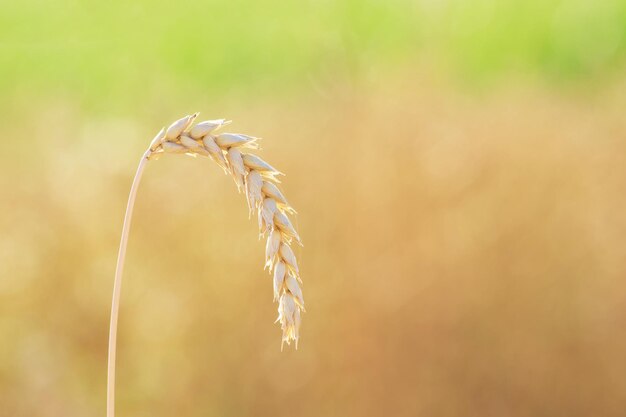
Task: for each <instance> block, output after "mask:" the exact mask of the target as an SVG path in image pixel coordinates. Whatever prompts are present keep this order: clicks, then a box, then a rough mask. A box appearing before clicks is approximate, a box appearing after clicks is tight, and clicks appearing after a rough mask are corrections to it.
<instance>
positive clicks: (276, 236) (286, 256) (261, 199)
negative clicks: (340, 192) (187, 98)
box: [147, 113, 304, 347]
mask: <svg viewBox="0 0 626 417" xmlns="http://www.w3.org/2000/svg"><path fill="white" fill-rule="evenodd" d="M196 117H197V113H196V114H192V115H189V116H185V117H183V118H182V119H180V120H177V121H175V122H174V123H172V124H171V125H170V126H169V127H168V128H167V129H165V128H164V129H162V130H161V131H160V132H159V133H158V134H157V136H156V137H155V138H154V139H153V141H152V143H151V144H150V153H149V155H147V158H148V159H158V158H159V157H160V156H161V155H163V154H165V153H179V154H186V155H191V156H206V157H210V158H212V159H213V160H214V161H215V162H217V163H218V164H219V165H220V166H221V167H222V168H223V169H224V170H225V171H226V172H227V173H229V174H230V175H231V176H232V177H233V179H234V181H235V184H236V185H237V188H238V189H239V190H240V191H241V190H243V191H244V192H245V195H246V199H247V201H248V207H249V211H250V213H251V214H252V213H254V212H256V213H257V216H258V219H259V229H260V235H261V236H263V237H265V236H266V235H267V245H266V253H265V258H266V259H265V266H266V267H269V270H270V273H273V277H274V299H275V300H276V301H278V319H277V321H279V322H280V325H281V328H282V331H283V335H282V342H283V343H287V344H290V343H291V342H292V341H294V342H295V343H296V347H297V343H298V330H299V327H300V314H301V313H302V312H303V311H304V299H303V297H302V290H301V288H300V284H299V282H301V280H300V272H299V269H298V264H297V260H296V256H295V254H294V252H293V250H292V249H291V244H292V243H293V242H294V241H295V242H297V243H298V244H301V241H300V237H299V236H298V232H297V231H296V229H295V228H294V227H293V225H292V223H291V221H290V220H289V217H288V216H287V214H293V213H295V210H293V208H292V207H291V206H290V205H289V203H288V202H287V199H286V198H285V196H284V195H283V194H282V192H281V191H280V190H279V188H278V187H277V186H276V184H275V183H276V182H278V180H277V177H278V176H279V175H283V174H282V173H281V172H280V171H278V170H277V169H276V168H274V167H272V166H271V165H270V164H268V163H267V162H265V161H264V160H263V159H261V158H259V157H258V156H257V155H254V154H251V153H248V152H247V150H249V149H258V148H259V146H258V140H259V139H258V138H256V137H253V136H248V135H244V134H240V133H217V131H218V130H219V129H220V128H221V127H223V126H224V125H227V124H228V123H230V122H229V121H227V120H224V119H218V120H208V121H205V122H200V123H198V124H196V125H195V126H192V124H193V122H194V120H195V119H196Z"/></svg>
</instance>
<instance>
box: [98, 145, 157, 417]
mask: <svg viewBox="0 0 626 417" xmlns="http://www.w3.org/2000/svg"><path fill="white" fill-rule="evenodd" d="M150 153H151V151H150V149H148V150H147V151H146V152H145V153H144V154H143V156H142V157H141V160H140V161H139V166H138V167H137V172H136V173H135V179H133V185H132V186H131V188H130V194H129V196H128V204H127V205H126V214H125V215H124V225H123V226H122V238H121V240H120V249H119V252H118V254H117V267H116V268H115V281H114V283H113V301H112V302H111V322H110V325H109V362H108V369H107V417H114V416H115V353H116V344H117V319H118V315H119V310H120V293H121V289H122V273H123V272H124V259H125V258H126V247H127V246H128V233H129V231H130V223H131V220H132V216H133V207H134V206H135V199H136V197H137V189H138V188H139V181H140V180H141V175H142V174H143V170H144V168H145V166H146V162H148V157H149V156H150Z"/></svg>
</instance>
